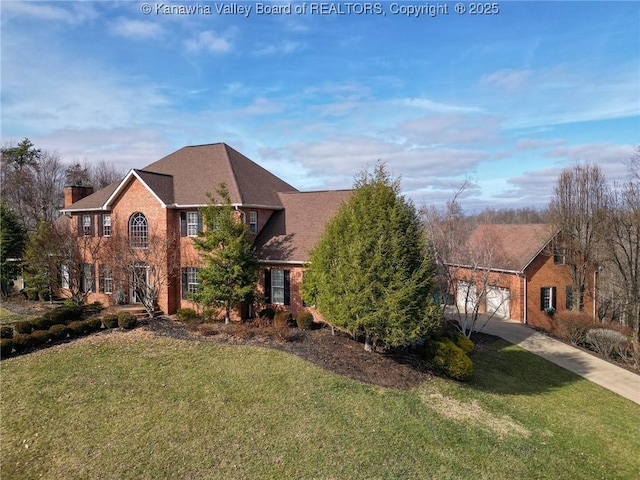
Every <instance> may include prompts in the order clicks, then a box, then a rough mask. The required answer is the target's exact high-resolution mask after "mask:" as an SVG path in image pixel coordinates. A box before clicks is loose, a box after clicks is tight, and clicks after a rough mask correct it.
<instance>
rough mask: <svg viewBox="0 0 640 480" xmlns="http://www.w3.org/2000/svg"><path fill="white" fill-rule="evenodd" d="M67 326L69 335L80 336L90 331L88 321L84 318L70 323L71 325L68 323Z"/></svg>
mask: <svg viewBox="0 0 640 480" xmlns="http://www.w3.org/2000/svg"><path fill="white" fill-rule="evenodd" d="M67 328H68V329H69V330H68V331H69V335H71V336H75V337H79V336H81V335H84V334H86V333H87V332H88V330H89V329H88V326H87V324H86V322H85V321H84V320H75V321H73V322H71V323H69V325H67Z"/></svg>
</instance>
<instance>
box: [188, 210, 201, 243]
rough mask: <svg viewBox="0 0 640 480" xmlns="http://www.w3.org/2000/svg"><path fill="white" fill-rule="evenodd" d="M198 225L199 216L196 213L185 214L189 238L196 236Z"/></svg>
mask: <svg viewBox="0 0 640 480" xmlns="http://www.w3.org/2000/svg"><path fill="white" fill-rule="evenodd" d="M199 225H200V214H199V213H198V212H187V235H188V236H190V237H196V236H198V227H199Z"/></svg>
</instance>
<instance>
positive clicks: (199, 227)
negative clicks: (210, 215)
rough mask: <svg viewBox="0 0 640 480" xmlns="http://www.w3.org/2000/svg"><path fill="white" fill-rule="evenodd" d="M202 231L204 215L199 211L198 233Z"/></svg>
mask: <svg viewBox="0 0 640 480" xmlns="http://www.w3.org/2000/svg"><path fill="white" fill-rule="evenodd" d="M201 231H202V214H201V213H200V212H199V211H198V232H201Z"/></svg>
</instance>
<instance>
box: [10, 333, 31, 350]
mask: <svg viewBox="0 0 640 480" xmlns="http://www.w3.org/2000/svg"><path fill="white" fill-rule="evenodd" d="M34 344H35V342H34V340H33V338H31V335H28V334H26V333H17V334H15V335H14V336H13V348H14V349H15V350H16V352H23V351H25V350H27V349H29V348H31V347H33V346H34Z"/></svg>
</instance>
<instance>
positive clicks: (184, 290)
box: [182, 268, 187, 299]
mask: <svg viewBox="0 0 640 480" xmlns="http://www.w3.org/2000/svg"><path fill="white" fill-rule="evenodd" d="M182 298H183V299H185V298H187V269H186V268H183V269H182Z"/></svg>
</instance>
